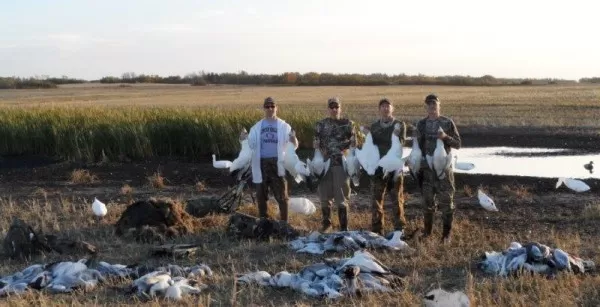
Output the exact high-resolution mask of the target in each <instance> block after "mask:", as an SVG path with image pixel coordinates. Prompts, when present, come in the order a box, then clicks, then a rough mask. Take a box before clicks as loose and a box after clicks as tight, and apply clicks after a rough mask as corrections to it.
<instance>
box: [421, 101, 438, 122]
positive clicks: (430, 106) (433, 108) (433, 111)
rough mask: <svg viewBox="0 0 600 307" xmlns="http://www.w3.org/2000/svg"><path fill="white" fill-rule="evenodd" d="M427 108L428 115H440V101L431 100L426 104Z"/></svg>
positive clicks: (432, 116) (431, 116)
mask: <svg viewBox="0 0 600 307" xmlns="http://www.w3.org/2000/svg"><path fill="white" fill-rule="evenodd" d="M425 109H426V110H427V116H428V117H429V118H438V117H440V103H439V102H429V103H427V104H426V105H425Z"/></svg>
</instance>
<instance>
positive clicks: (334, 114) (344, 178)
mask: <svg viewBox="0 0 600 307" xmlns="http://www.w3.org/2000/svg"><path fill="white" fill-rule="evenodd" d="M327 107H328V108H329V117H327V118H325V119H322V120H320V121H319V122H317V124H316V127H315V137H314V143H313V146H314V148H318V149H319V150H320V151H321V153H322V154H323V158H324V159H325V160H327V159H329V160H330V165H329V170H328V171H327V173H326V174H325V176H324V177H323V178H322V179H321V180H320V182H319V187H318V193H319V200H320V202H321V213H322V215H323V220H322V228H321V232H327V231H329V230H330V229H331V208H332V205H333V204H335V206H336V207H337V209H338V218H339V222H340V230H342V231H345V230H348V199H349V198H350V177H349V176H348V174H347V173H346V171H345V170H344V166H343V162H342V157H343V155H344V153H345V151H346V150H348V148H349V147H350V144H351V143H353V142H354V128H353V126H354V125H353V122H352V121H351V120H349V119H347V118H341V116H340V114H341V102H340V99H339V98H337V97H333V98H330V99H328V100H327Z"/></svg>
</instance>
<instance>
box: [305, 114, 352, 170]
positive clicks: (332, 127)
mask: <svg viewBox="0 0 600 307" xmlns="http://www.w3.org/2000/svg"><path fill="white" fill-rule="evenodd" d="M353 136H354V123H353V122H352V121H351V120H349V119H347V118H341V119H332V118H325V119H322V120H320V121H318V122H317V124H316V126H315V138H314V139H315V141H318V142H319V149H320V150H321V152H322V153H323V157H324V158H325V159H327V158H331V163H332V164H333V165H341V162H342V155H343V154H344V152H345V151H346V150H347V149H348V148H349V147H350V142H351V138H352V137H353Z"/></svg>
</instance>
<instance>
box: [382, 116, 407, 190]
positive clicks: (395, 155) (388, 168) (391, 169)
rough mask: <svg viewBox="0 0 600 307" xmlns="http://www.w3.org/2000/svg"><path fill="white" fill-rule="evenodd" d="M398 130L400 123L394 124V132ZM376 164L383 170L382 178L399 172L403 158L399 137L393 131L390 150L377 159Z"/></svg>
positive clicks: (402, 164)
mask: <svg viewBox="0 0 600 307" xmlns="http://www.w3.org/2000/svg"><path fill="white" fill-rule="evenodd" d="M399 130H400V124H396V125H394V132H396V131H399ZM377 165H378V166H380V167H381V169H382V170H383V178H384V179H385V178H387V176H388V175H389V174H390V173H394V174H395V173H396V172H399V171H400V172H401V171H402V167H403V166H404V160H403V159H402V145H401V144H400V137H398V136H397V135H396V134H395V133H392V146H391V147H390V150H388V152H387V153H386V154H385V155H384V156H383V157H382V158H381V159H380V160H379V162H378V163H377Z"/></svg>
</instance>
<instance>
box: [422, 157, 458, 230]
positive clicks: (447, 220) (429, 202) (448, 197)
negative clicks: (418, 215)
mask: <svg viewBox="0 0 600 307" xmlns="http://www.w3.org/2000/svg"><path fill="white" fill-rule="evenodd" d="M421 172H422V173H421V176H422V177H421V180H422V187H421V192H422V194H423V207H424V210H425V212H424V213H425V228H428V225H431V224H432V223H433V214H434V213H435V211H436V210H437V208H438V205H439V207H440V209H441V211H442V220H443V223H444V228H450V227H451V225H452V219H453V217H454V191H455V188H454V173H453V172H452V171H449V172H448V173H447V174H446V177H444V179H439V178H438V177H437V175H436V173H435V172H434V171H433V170H431V169H430V168H429V166H427V165H426V166H425V167H424V168H422V169H421ZM429 227H431V226H429ZM426 231H427V229H426Z"/></svg>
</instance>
